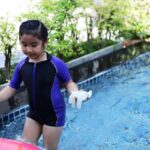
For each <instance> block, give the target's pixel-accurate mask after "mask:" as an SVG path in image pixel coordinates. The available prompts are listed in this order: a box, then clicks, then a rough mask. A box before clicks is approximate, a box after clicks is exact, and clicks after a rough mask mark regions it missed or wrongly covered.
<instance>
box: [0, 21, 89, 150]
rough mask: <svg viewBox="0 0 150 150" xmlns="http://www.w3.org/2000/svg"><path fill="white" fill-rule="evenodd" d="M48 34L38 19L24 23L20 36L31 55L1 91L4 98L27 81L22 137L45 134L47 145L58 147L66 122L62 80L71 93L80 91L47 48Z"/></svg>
mask: <svg viewBox="0 0 150 150" xmlns="http://www.w3.org/2000/svg"><path fill="white" fill-rule="evenodd" d="M47 38H48V32H47V28H46V27H45V25H44V24H43V23H42V22H40V21H38V20H28V21H25V22H23V23H22V24H21V25H20V28H19V40H20V44H21V49H22V52H23V53H24V54H25V55H27V57H26V58H25V59H23V60H22V61H20V62H19V63H18V65H17V66H16V68H15V70H14V74H13V76H12V79H11V81H10V83H9V85H8V86H6V87H5V88H4V89H3V90H2V91H1V92H0V101H2V100H6V99H8V98H10V97H11V96H13V95H14V94H15V92H16V90H17V89H18V88H19V87H20V84H21V82H22V81H23V82H24V84H25V86H26V88H27V90H28V95H29V106H30V110H29V113H28V114H27V118H26V120H25V125H24V129H23V135H22V138H23V139H25V140H26V141H29V142H31V143H37V141H38V139H39V137H40V135H41V134H42V135H43V147H46V148H47V149H50V150H56V149H57V145H58V142H59V139H60V135H61V132H62V129H63V126H64V123H65V102H64V100H63V97H62V95H61V91H60V86H59V83H60V82H62V83H63V84H64V85H65V87H66V89H67V90H68V92H69V93H72V92H74V91H76V93H78V92H80V91H78V87H77V85H76V84H75V83H74V82H73V81H72V79H71V76H70V74H69V71H68V69H67V67H66V65H65V63H64V62H63V61H62V60H61V59H59V58H57V57H55V56H53V55H50V54H48V53H47V52H45V51H44V50H45V47H46V45H47V41H48V39H47ZM84 92H85V91H84ZM85 93H86V92H85ZM86 98H87V97H86V96H85V99H86Z"/></svg>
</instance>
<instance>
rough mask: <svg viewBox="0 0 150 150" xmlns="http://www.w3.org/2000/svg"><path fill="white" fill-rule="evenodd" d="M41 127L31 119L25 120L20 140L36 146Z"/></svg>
mask: <svg viewBox="0 0 150 150" xmlns="http://www.w3.org/2000/svg"><path fill="white" fill-rule="evenodd" d="M41 132H42V126H41V125H40V124H39V123H38V122H36V121H35V120H33V119H30V118H28V117H27V118H26V121H25V125H24V129H23V135H22V138H23V140H25V141H26V142H31V143H32V144H37V141H38V139H39V137H40V135H41Z"/></svg>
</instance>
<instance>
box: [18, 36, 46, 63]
mask: <svg viewBox="0 0 150 150" xmlns="http://www.w3.org/2000/svg"><path fill="white" fill-rule="evenodd" d="M46 44H47V42H44V43H43V41H42V40H39V39H38V38H37V37H35V36H33V35H31V34H23V35H22V36H21V37H20V45H21V49H22V52H23V53H24V54H25V55H27V56H28V57H29V58H30V59H35V60H36V59H38V58H39V57H40V56H41V55H42V54H43V52H44V48H45V46H46Z"/></svg>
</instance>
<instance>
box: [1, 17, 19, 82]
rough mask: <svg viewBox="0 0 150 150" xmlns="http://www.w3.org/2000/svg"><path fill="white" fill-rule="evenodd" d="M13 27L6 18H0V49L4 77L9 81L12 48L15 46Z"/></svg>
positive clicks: (15, 37) (15, 38)
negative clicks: (2, 55)
mask: <svg viewBox="0 0 150 150" xmlns="http://www.w3.org/2000/svg"><path fill="white" fill-rule="evenodd" d="M15 33H16V32H15V25H14V24H13V23H12V22H11V21H9V20H8V19H7V18H6V17H5V18H4V17H1V18H0V49H1V51H2V52H3V53H4V55H5V70H6V72H5V76H6V80H9V79H10V74H9V72H10V68H11V56H12V48H13V47H14V45H15V44H16V40H17V36H16V34H15Z"/></svg>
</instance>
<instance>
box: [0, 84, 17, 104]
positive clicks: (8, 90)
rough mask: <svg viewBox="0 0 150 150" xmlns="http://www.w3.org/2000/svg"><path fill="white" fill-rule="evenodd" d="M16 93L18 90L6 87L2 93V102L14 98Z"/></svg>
mask: <svg viewBox="0 0 150 150" xmlns="http://www.w3.org/2000/svg"><path fill="white" fill-rule="evenodd" d="M15 92H16V89H14V88H11V87H10V86H6V87H4V88H3V89H2V90H1V91H0V102H1V101H4V100H7V99H9V98H10V97H11V96H13V95H14V94H15Z"/></svg>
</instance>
